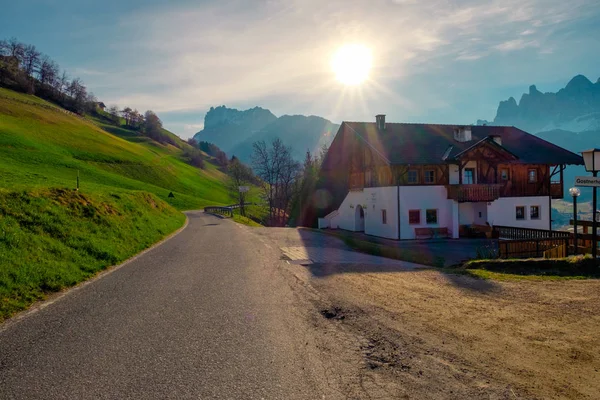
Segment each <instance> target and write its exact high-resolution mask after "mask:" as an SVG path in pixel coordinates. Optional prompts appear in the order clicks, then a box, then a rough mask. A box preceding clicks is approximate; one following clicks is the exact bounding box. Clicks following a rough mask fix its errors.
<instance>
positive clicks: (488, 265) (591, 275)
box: [458, 255, 600, 280]
mask: <svg viewBox="0 0 600 400" xmlns="http://www.w3.org/2000/svg"><path fill="white" fill-rule="evenodd" d="M458 270H463V271H464V272H465V273H467V274H469V275H471V276H475V277H478V278H483V279H496V280H564V279H598V278H600V267H599V266H598V263H597V262H594V260H593V259H592V257H591V256H590V255H587V256H571V257H566V258H552V259H537V258H536V259H524V260H517V259H510V260H473V261H468V262H466V263H465V264H464V265H463V266H462V267H461V268H459V269H458Z"/></svg>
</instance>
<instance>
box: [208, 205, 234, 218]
mask: <svg viewBox="0 0 600 400" xmlns="http://www.w3.org/2000/svg"><path fill="white" fill-rule="evenodd" d="M204 212H205V213H209V214H219V215H225V216H228V217H233V208H231V207H216V206H210V207H204Z"/></svg>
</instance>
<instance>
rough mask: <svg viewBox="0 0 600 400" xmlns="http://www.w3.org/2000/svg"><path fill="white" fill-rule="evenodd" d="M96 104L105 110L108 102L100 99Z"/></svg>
mask: <svg viewBox="0 0 600 400" xmlns="http://www.w3.org/2000/svg"><path fill="white" fill-rule="evenodd" d="M96 105H97V106H98V108H99V109H101V110H102V111H104V110H105V109H106V104H104V103H103V102H101V101H99V102H97V103H96Z"/></svg>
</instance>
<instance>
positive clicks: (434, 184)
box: [319, 115, 583, 239]
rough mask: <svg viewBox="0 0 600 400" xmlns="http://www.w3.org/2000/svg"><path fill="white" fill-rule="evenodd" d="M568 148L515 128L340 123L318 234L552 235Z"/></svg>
mask: <svg viewBox="0 0 600 400" xmlns="http://www.w3.org/2000/svg"><path fill="white" fill-rule="evenodd" d="M566 165H583V159H582V158H581V157H580V156H579V155H577V154H574V153H572V152H570V151H568V150H565V149H563V148H561V147H558V146H556V145H554V144H552V143H549V142H547V141H545V140H542V139H540V138H538V137H536V136H534V135H531V134H529V133H527V132H524V131H522V130H520V129H518V128H515V127H512V126H511V127H508V126H489V125H487V126H456V125H437V124H408V123H386V121H385V115H378V116H377V117H376V122H343V123H342V124H341V126H340V128H339V130H338V132H337V134H336V137H335V139H334V140H333V142H332V144H331V146H330V148H329V151H328V153H327V156H326V157H325V160H324V162H323V166H322V171H321V174H322V181H323V182H325V184H324V186H323V190H326V191H327V192H328V193H327V194H328V198H329V199H330V202H329V207H328V208H327V209H326V210H325V212H324V213H323V214H326V215H324V217H323V218H319V227H321V228H334V229H335V228H341V229H345V230H349V231H354V232H364V233H366V234H369V235H375V236H380V237H385V238H390V239H415V238H418V237H419V232H423V230H424V229H423V228H435V229H436V230H437V231H440V232H445V233H447V234H448V236H450V237H453V238H458V237H459V232H460V231H461V230H463V229H464V228H465V227H468V226H473V225H476V226H487V225H489V226H493V225H503V226H514V227H523V228H538V229H551V224H552V221H551V202H552V199H561V198H563V194H564V193H563V170H564V168H565V166H566Z"/></svg>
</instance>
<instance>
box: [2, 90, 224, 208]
mask: <svg viewBox="0 0 600 400" xmlns="http://www.w3.org/2000/svg"><path fill="white" fill-rule="evenodd" d="M102 128H104V129H106V130H104V129H102ZM109 132H110V133H109ZM77 171H79V174H80V179H81V188H82V190H88V191H91V192H106V191H107V190H113V189H114V188H120V189H127V190H144V191H148V192H151V193H154V194H156V195H157V196H158V197H159V198H161V199H163V200H165V201H167V202H168V203H169V204H171V205H173V206H174V207H175V208H177V209H179V210H185V209H196V208H200V207H202V206H204V205H206V204H225V203H229V202H230V198H229V195H228V194H227V191H226V190H225V188H224V186H223V184H222V182H223V180H224V178H225V175H224V174H223V173H222V172H220V171H219V170H218V168H217V167H216V166H215V165H213V164H212V163H208V162H207V163H206V169H205V170H199V169H198V168H196V167H193V166H191V165H188V164H186V163H185V162H184V161H183V160H182V158H181V149H179V148H177V147H175V146H172V145H161V144H159V143H157V142H154V141H152V140H151V139H149V138H146V137H143V136H140V135H138V134H137V133H136V132H135V131H131V130H128V129H124V128H121V127H117V126H113V125H108V124H105V123H102V122H100V121H97V120H96V121H95V120H92V119H91V118H88V119H84V118H81V117H77V116H73V115H69V114H66V113H64V112H63V111H62V110H61V109H59V108H58V107H55V106H53V105H51V104H50V103H47V102H44V101H43V100H41V99H38V98H36V97H34V96H28V95H23V94H20V93H16V92H12V91H9V90H5V89H0V187H4V188H11V189H19V190H20V189H31V188H39V187H51V186H59V187H72V188H74V187H75V182H76V178H77ZM171 191H172V192H173V193H174V195H175V197H174V198H168V194H169V192H171Z"/></svg>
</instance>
